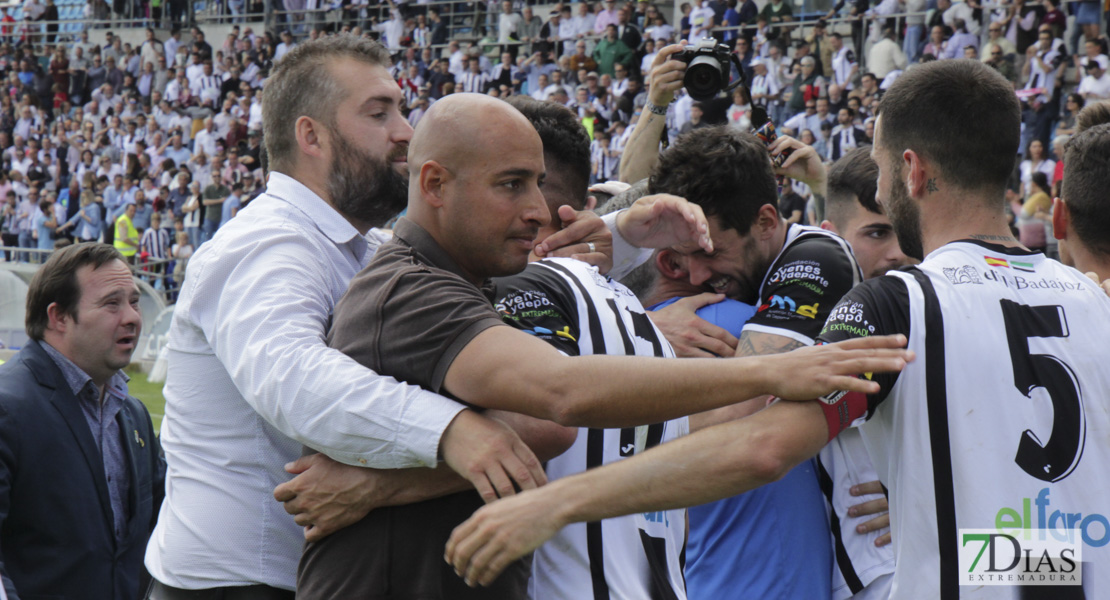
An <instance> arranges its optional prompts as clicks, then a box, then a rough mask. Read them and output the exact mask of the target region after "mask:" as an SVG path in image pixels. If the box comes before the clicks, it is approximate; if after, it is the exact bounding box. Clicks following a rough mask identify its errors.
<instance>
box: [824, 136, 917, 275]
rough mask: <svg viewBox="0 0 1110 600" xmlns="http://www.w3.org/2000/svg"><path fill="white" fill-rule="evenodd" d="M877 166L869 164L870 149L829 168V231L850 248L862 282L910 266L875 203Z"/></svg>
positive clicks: (855, 152)
mask: <svg viewBox="0 0 1110 600" xmlns="http://www.w3.org/2000/svg"><path fill="white" fill-rule="evenodd" d="M878 178H879V166H878V165H876V164H875V161H873V160H871V147H870V146H865V147H860V148H856V149H854V150H851V151H850V152H848V153H847V154H845V155H844V156H842V157H841V158H840V160H838V161H836V163H834V164H833V165H832V167H831V168H829V192H828V196H827V197H826V198H825V221H823V222H822V223H821V228H822V229H828V230H829V231H832V232H833V233H836V234H837V235H839V236H840V237H842V238H844V240H845V241H847V242H848V243H849V244H851V245H852V254H854V255H855V257H856V261H858V262H859V267H860V270H861V271H863V277H864V279H871V278H874V277H878V276H879V275H883V274H884V273H886V272H887V271H891V270H893V269H897V268H899V267H902V266H905V265H908V264H913V263H915V262H916V261H915V260H913V259H910V258H908V257H906V255H905V254H903V253H902V250H901V249H900V248H899V247H898V238H897V237H895V235H894V227H893V226H892V225H891V224H890V218H889V217H887V216H886V213H884V212H883V208H882V207H881V206H879V204H878V202H876V200H875V186H876V183H875V181H876V180H877V179H878Z"/></svg>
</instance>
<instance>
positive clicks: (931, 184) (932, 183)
mask: <svg viewBox="0 0 1110 600" xmlns="http://www.w3.org/2000/svg"><path fill="white" fill-rule="evenodd" d="M925 189H927V190H929V193H930V194H932V193H933V192H938V191H940V188H938V187H937V179H936V177H933V178H930V179H929V181H926V182H925Z"/></svg>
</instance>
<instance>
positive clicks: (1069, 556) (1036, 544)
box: [959, 529, 1083, 586]
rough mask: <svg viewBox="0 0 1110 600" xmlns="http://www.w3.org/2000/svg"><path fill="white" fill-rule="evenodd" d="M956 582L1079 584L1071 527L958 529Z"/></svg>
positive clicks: (1077, 548) (1078, 550)
mask: <svg viewBox="0 0 1110 600" xmlns="http://www.w3.org/2000/svg"><path fill="white" fill-rule="evenodd" d="M959 534H960V535H959V539H960V585H1023V586H1024V585H1082V584H1083V574H1082V562H1083V541H1082V538H1080V537H1079V535H1077V533H1076V531H1075V530H1074V529H1067V530H1058V529H1021V530H1016V531H1010V532H1008V533H1002V532H1000V531H999V530H997V529H961V530H960V532H959Z"/></svg>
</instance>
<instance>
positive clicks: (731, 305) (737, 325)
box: [648, 297, 756, 337]
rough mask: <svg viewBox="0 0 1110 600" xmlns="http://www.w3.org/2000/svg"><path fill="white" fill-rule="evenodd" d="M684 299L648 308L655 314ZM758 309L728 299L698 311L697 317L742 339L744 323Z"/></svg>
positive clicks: (672, 300)
mask: <svg viewBox="0 0 1110 600" xmlns="http://www.w3.org/2000/svg"><path fill="white" fill-rule="evenodd" d="M681 299H682V298H679V297H675V298H671V299H670V300H666V301H664V302H660V303H659V304H656V305H655V306H652V307H650V308H648V310H650V311H652V312H654V311H657V310H659V309H661V308H664V307H667V306H670V305H672V304H674V303H675V302H678V301H679V300H681ZM755 312H756V307H755V306H752V305H751V304H744V303H743V302H740V301H738V300H732V299H731V298H726V299H724V300H722V301H720V302H717V303H714V304H710V305H708V306H703V307H701V308H699V309H698V311H697V315H698V316H699V317H701V318H702V319H704V320H705V321H707V322H709V323H712V324H714V325H716V326H717V327H720V328H721V329H724V330H725V331H728V332H729V333H731V334H732V335H734V336H736V337H740V332H741V331H742V330H743V329H744V323H747V322H748V320H749V319H751V318H752V317H753V316H755Z"/></svg>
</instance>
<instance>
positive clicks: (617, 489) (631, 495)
mask: <svg viewBox="0 0 1110 600" xmlns="http://www.w3.org/2000/svg"><path fill="white" fill-rule="evenodd" d="M785 423H791V424H792V425H791V426H790V427H785V426H784V424H785ZM826 431H827V425H826V424H825V419H824V416H823V415H822V414H821V409H820V408H819V407H818V406H817V405H816V403H813V402H806V403H792V402H780V403H779V404H776V405H775V406H772V407H770V408H768V409H767V410H765V411H763V412H761V413H759V414H757V415H753V416H752V417H750V418H748V419H744V420H741V421H734V422H731V423H726V424H724V425H719V426H716V427H712V428H710V429H707V430H705V431H702V432H699V433H697V434H693V435H689V436H686V437H683V438H680V439H677V440H674V441H672V442H669V443H667V444H663V445H661V446H658V447H656V448H653V449H651V450H649V451H647V452H645V453H643V454H639V455H637V456H634V457H632V458H629V459H625V460H622V461H618V462H616V463H613V464H611V465H606V466H604V467H600V468H597V469H591V470H590V471H587V472H585V473H582V474H579V475H575V476H573V477H568V478H564V479H560V480H558V481H555V482H552V483H551V484H549V485H548V486H547V487H546V488H544V489H541V490H540V493H542V494H543V495H544V496H545V497H546V498H547V499H548V500H550V501H551V502H550V505H551V507H552V509H553V510H555V511H557V514H558V515H559V518H560V520H561V521H563V522H564V523H565V524H569V523H577V522H584V521H598V520H601V519H608V518H613V517H617V516H620V515H627V514H633V513H640V512H649V511H657V510H670V509H675V508H683V507H687V506H695V505H698V504H704V503H706V502H712V501H714V500H719V499H721V498H727V497H730V496H734V495H736V494H740V493H743V492H746V491H749V490H752V489H755V488H757V487H759V486H761V485H765V484H767V483H770V482H772V481H776V480H777V479H779V478H780V477H782V476H783V475H784V474H785V473H786V472H787V471H788V470H789V469H791V468H793V466H794V465H796V464H797V463H799V462H801V461H802V460H805V459H806V458H808V457H810V456H812V455H814V454H816V453H817V451H819V450H820V449H821V447H823V446H824V444H825V440H826Z"/></svg>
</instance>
